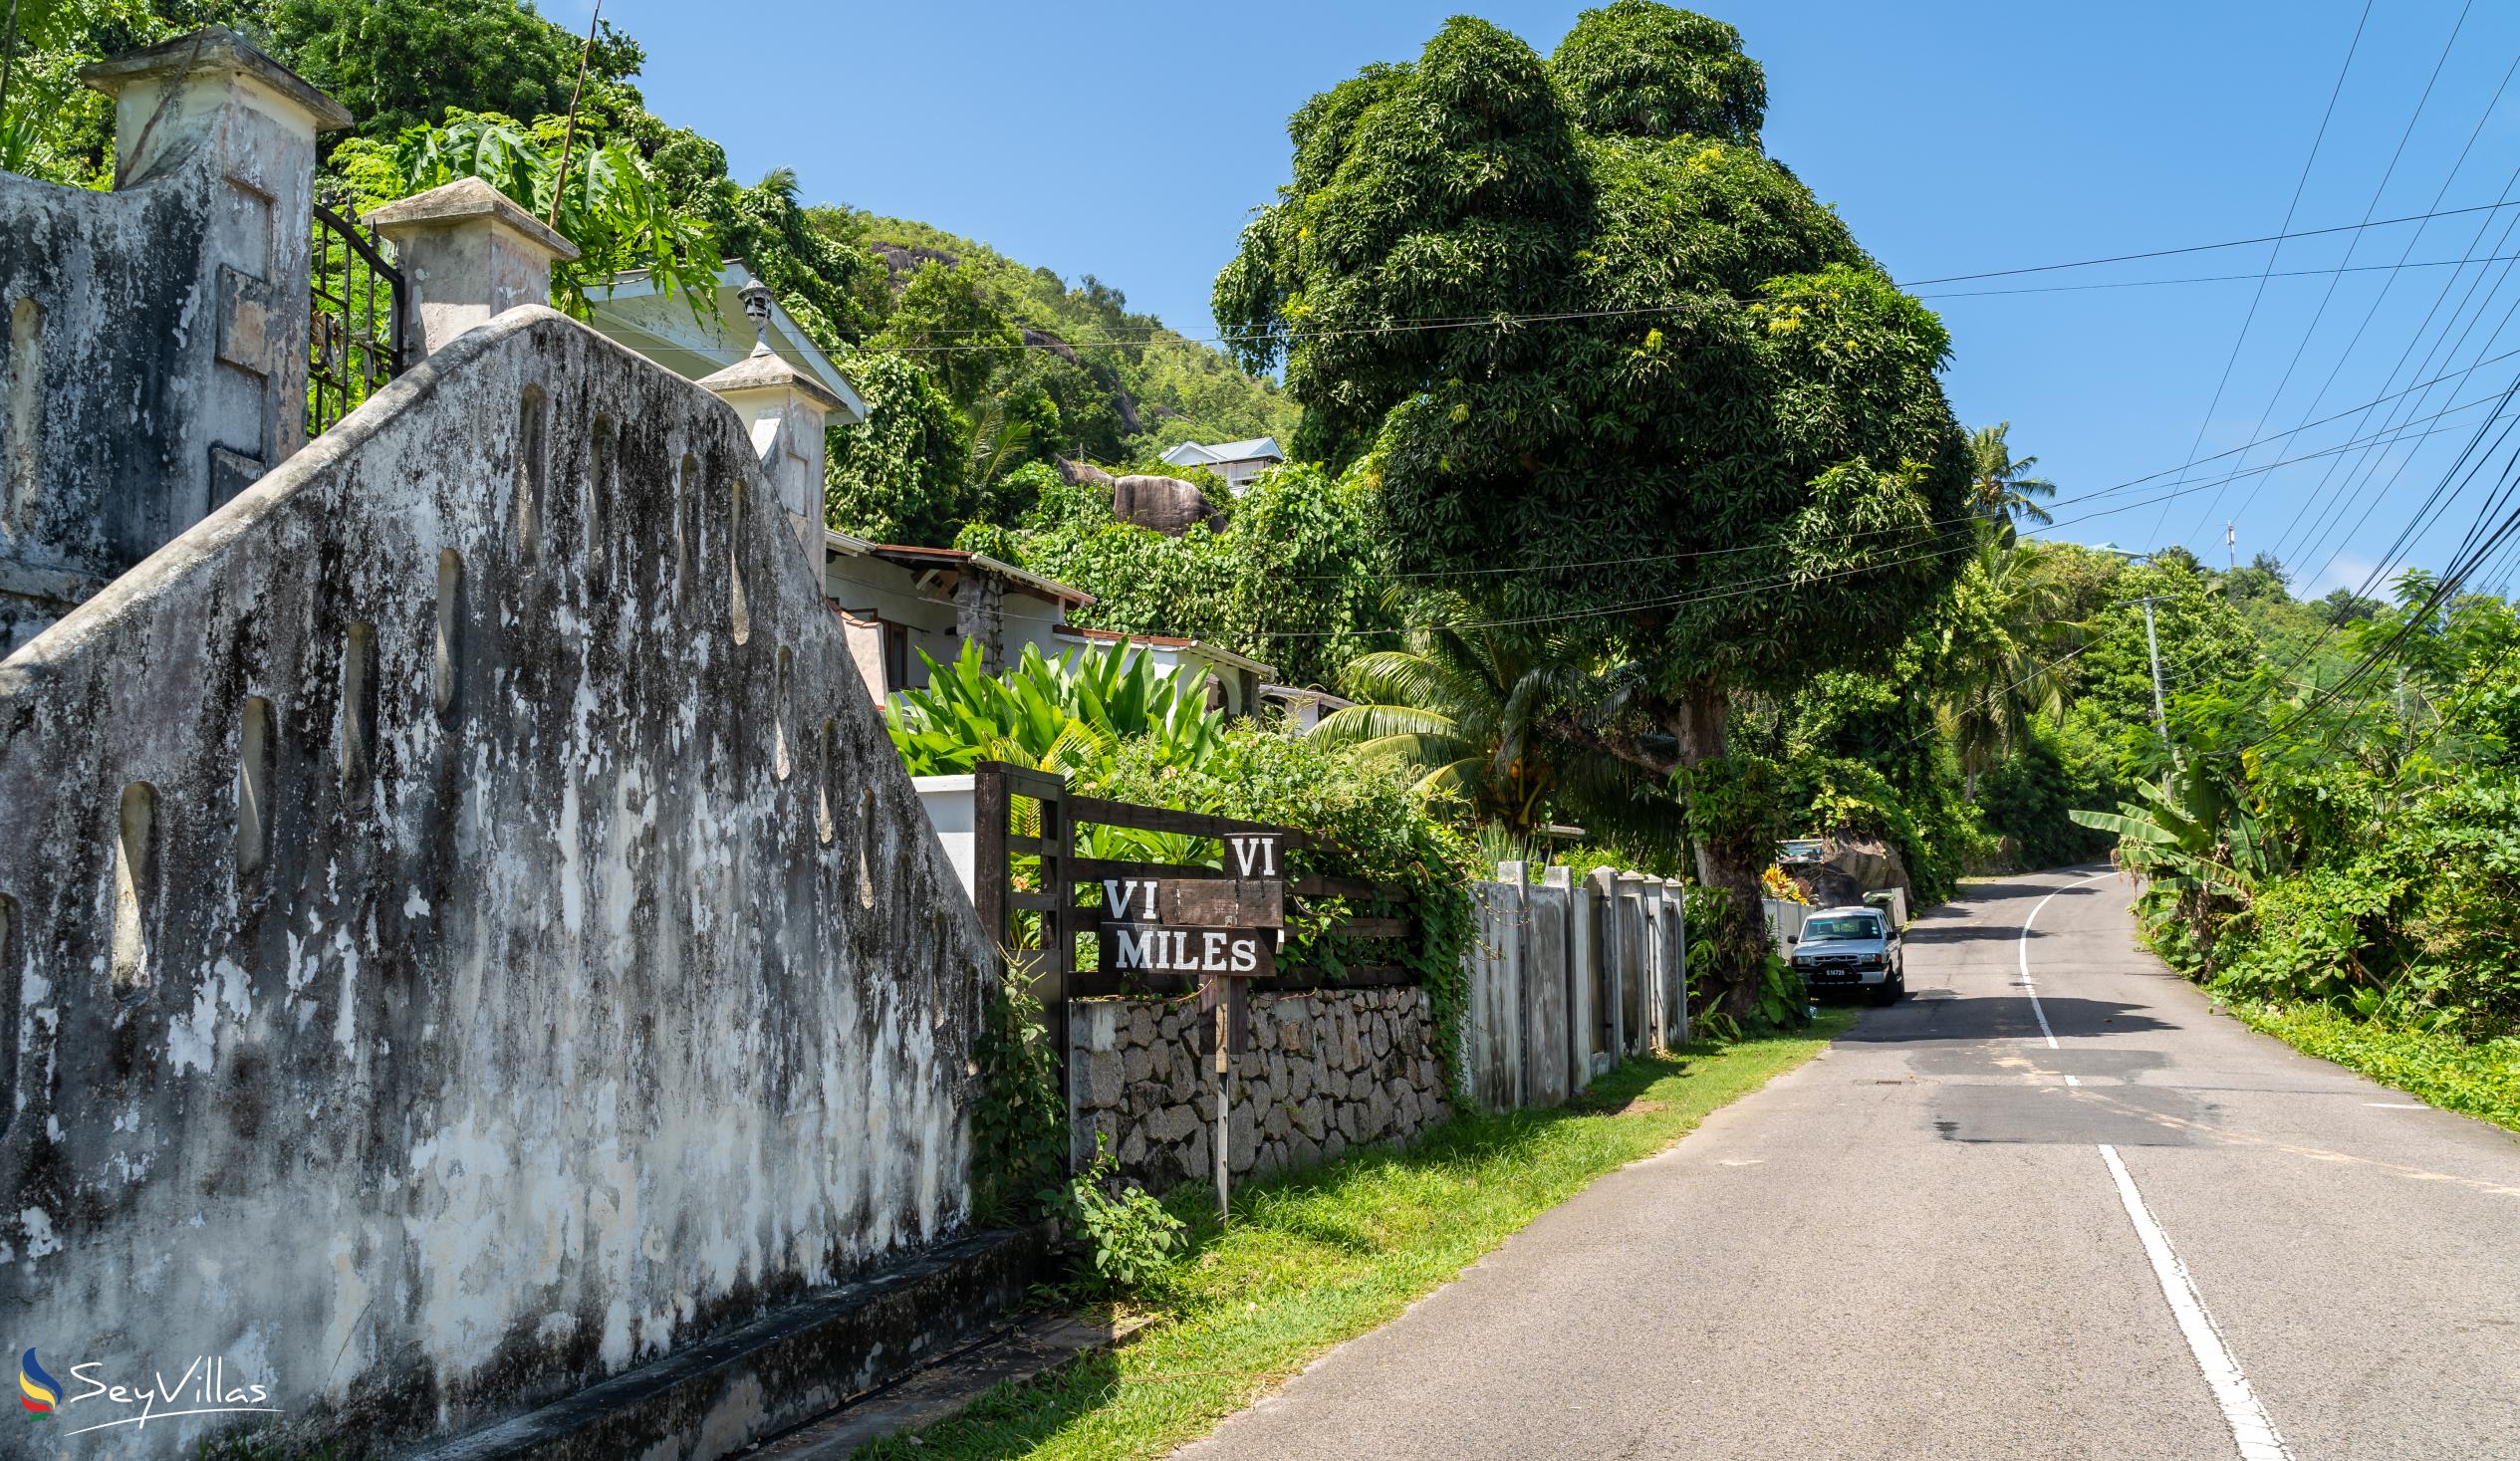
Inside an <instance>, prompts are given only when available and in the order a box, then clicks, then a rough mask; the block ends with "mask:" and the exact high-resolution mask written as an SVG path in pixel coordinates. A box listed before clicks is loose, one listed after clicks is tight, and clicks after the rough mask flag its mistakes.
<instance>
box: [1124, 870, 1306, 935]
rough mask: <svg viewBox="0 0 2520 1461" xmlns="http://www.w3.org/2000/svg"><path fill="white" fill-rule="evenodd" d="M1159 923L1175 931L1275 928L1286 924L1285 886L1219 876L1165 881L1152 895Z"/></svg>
mask: <svg viewBox="0 0 2520 1461" xmlns="http://www.w3.org/2000/svg"><path fill="white" fill-rule="evenodd" d="M1155 907H1156V908H1157V909H1158V910H1159V913H1160V916H1161V921H1162V922H1163V923H1164V924H1165V925H1167V926H1169V927H1175V928H1278V927H1282V926H1284V925H1285V923H1286V884H1285V883H1284V882H1283V881H1280V880H1278V879H1275V878H1271V879H1268V880H1265V881H1258V880H1246V879H1243V878H1239V877H1233V878H1226V877H1220V878H1216V879H1214V880H1212V881H1205V882H1167V883H1164V884H1163V885H1162V887H1161V888H1160V889H1159V890H1158V891H1157V893H1156V895H1155Z"/></svg>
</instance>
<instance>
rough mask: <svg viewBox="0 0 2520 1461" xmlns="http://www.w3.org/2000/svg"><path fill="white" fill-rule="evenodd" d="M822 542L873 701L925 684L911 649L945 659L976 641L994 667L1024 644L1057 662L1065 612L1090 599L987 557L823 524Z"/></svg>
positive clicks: (827, 588) (839, 610)
mask: <svg viewBox="0 0 2520 1461" xmlns="http://www.w3.org/2000/svg"><path fill="white" fill-rule="evenodd" d="M824 541H825V543H826V544H827V545H828V549H829V551H828V553H827V554H826V556H825V558H824V561H823V593H824V597H825V598H827V599H828V600H830V601H831V607H832V611H833V612H834V613H836V614H838V615H839V616H840V621H841V625H842V628H843V629H844V630H845V632H846V634H847V636H848V639H849V647H850V650H851V652H852V653H853V655H854V656H855V657H856V658H857V661H858V672H859V673H860V674H861V675H863V676H865V678H866V681H867V693H868V694H870V695H872V696H874V697H875V698H876V699H877V700H878V701H882V699H883V697H884V696H886V695H889V694H891V693H892V692H894V691H896V690H911V689H917V688H919V687H920V686H922V685H924V684H926V683H927V670H926V666H925V664H924V663H923V662H922V661H921V660H920V659H919V657H918V655H917V654H916V653H913V652H912V651H914V650H924V651H926V653H927V655H928V657H929V658H932V659H934V660H935V661H936V662H937V663H939V664H946V663H950V662H952V660H953V659H954V657H955V656H956V655H958V654H960V653H961V652H962V645H963V641H964V640H965V639H975V640H977V641H978V642H979V644H980V654H981V658H982V661H983V662H984V663H986V664H987V665H988V666H989V667H990V668H991V669H1002V668H1005V667H1006V666H1008V665H1011V664H1013V663H1015V662H1016V661H1017V660H1019V659H1021V658H1022V657H1023V654H1024V646H1025V645H1026V644H1028V643H1029V644H1032V645H1035V646H1036V647H1038V648H1039V649H1040V650H1041V652H1042V654H1043V655H1044V656H1045V657H1048V658H1051V659H1056V658H1058V657H1059V655H1060V653H1061V652H1062V651H1064V650H1065V649H1066V648H1067V647H1068V645H1067V644H1066V643H1065V642H1062V641H1061V640H1060V639H1058V638H1057V637H1055V632H1056V631H1057V630H1059V629H1061V628H1064V627H1065V626H1066V624H1067V616H1068V610H1069V609H1085V608H1088V607H1090V606H1092V604H1093V603H1094V596H1093V595H1091V594H1088V593H1086V592H1085V591H1084V590H1082V589H1072V588H1070V587H1068V586H1067V585H1065V584H1062V583H1060V582H1058V581H1057V580H1055V579H1045V578H1043V577H1042V576H1041V575H1039V574H1034V573H1026V572H1025V571H1024V570H1022V569H1019V568H1017V567H1015V566H1014V565H1013V564H1010V563H1000V562H999V561H998V560H996V559H994V558H991V557H989V556H988V555H987V554H984V553H965V552H963V551H962V550H960V549H956V548H915V547H908V546H903V545H899V544H890V543H869V542H867V541H866V540H865V539H863V538H853V537H851V536H849V535H848V534H847V533H843V532H840V531H838V530H836V529H826V530H825V531H824Z"/></svg>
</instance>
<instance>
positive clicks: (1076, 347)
mask: <svg viewBox="0 0 2520 1461" xmlns="http://www.w3.org/2000/svg"><path fill="white" fill-rule="evenodd" d="M813 218H814V221H815V226H816V227H817V228H818V229H820V230H822V231H823V232H824V233H826V234H827V235H828V236H830V237H833V238H837V239H844V240H847V241H849V243H850V244H851V245H852V247H853V248H860V249H863V248H864V247H865V246H868V245H872V244H878V243H881V244H885V245H891V246H897V247H901V248H910V249H927V250H932V251H935V252H937V253H941V254H944V255H947V256H949V257H950V258H951V259H952V260H953V261H954V262H953V263H952V265H951V266H950V268H947V267H946V266H944V265H943V264H941V263H939V262H930V263H928V264H926V265H924V266H923V267H920V268H915V269H912V270H910V271H907V272H908V274H909V278H908V280H907V281H904V283H905V288H904V291H903V293H904V303H906V302H907V301H906V293H907V288H906V286H913V285H914V284H915V281H916V276H917V275H918V274H920V273H924V272H926V270H927V269H930V268H933V269H938V270H940V271H942V272H944V273H947V274H950V275H952V276H956V277H957V278H958V279H960V280H962V281H966V282H967V286H968V288H969V290H970V292H971V293H972V295H973V296H974V297H975V298H976V300H977V301H978V302H979V303H980V304H981V305H983V306H985V307H986V308H987V309H988V310H989V311H991V312H993V313H994V314H995V315H996V316H998V317H999V318H1001V319H1003V320H1004V321H1005V322H1007V323H1009V324H1011V325H1012V326H1013V327H1014V328H1015V329H1016V330H1017V331H1019V332H1020V331H1023V330H1031V331H1034V332H1036V335H1037V337H1038V338H1039V343H1038V344H1037V345H1036V346H1035V347H1033V348H1028V349H1026V350H1024V351H1022V352H1021V360H1020V363H1019V364H1017V365H1013V366H1011V367H1010V366H1008V365H1007V364H1006V362H1005V360H1004V358H1003V357H1001V356H999V355H998V353H997V352H996V351H988V352H975V353H973V354H974V355H975V356H976V357H977V358H979V359H982V360H992V361H994V362H995V365H996V368H997V370H998V371H999V374H998V376H997V379H998V381H999V382H1000V383H999V384H995V385H992V386H990V387H988V388H989V389H991V390H998V389H1002V388H1011V387H1012V386H1014V385H1015V384H1016V383H1017V382H1019V381H1029V382H1031V383H1033V384H1036V385H1038V386H1039V387H1040V388H1041V389H1042V390H1043V391H1044V392H1045V393H1046V394H1047V395H1048V396H1049V397H1050V399H1051V401H1052V402H1053V403H1054V404H1055V406H1056V408H1057V412H1058V418H1059V421H1058V426H1057V427H1056V428H1055V429H1054V430H1048V431H1046V432H1045V433H1044V435H1043V437H1042V438H1041V439H1040V442H1039V445H1040V447H1041V449H1042V450H1044V451H1052V450H1055V451H1059V452H1063V453H1066V454H1068V455H1070V456H1072V457H1079V458H1081V459H1085V460H1090V461H1096V462H1102V463H1106V464H1110V463H1117V462H1142V461H1150V460H1152V459H1153V458H1154V457H1156V456H1158V455H1159V454H1161V453H1162V452H1163V451H1164V450H1165V449H1166V448H1167V447H1171V446H1174V445H1177V444H1178V443H1179V442H1181V441H1184V440H1197V441H1233V440H1240V439H1242V438H1245V437H1251V436H1275V437H1277V438H1278V439H1279V440H1280V441H1282V442H1283V441H1286V440H1288V439H1290V438H1291V436H1292V435H1293V433H1294V430H1295V424H1296V417H1297V408H1296V406H1295V403H1294V402H1293V401H1292V400H1291V399H1289V398H1288V396H1287V395H1286V393H1285V392H1284V391H1283V390H1281V389H1279V388H1278V386H1277V385H1276V383H1275V382H1273V381H1271V380H1268V379H1266V378H1265V377H1262V376H1257V375H1249V374H1245V373H1244V372H1243V371H1241V370H1240V369H1237V368H1236V367H1235V365H1234V364H1233V363H1232V361H1230V360H1229V359H1228V358H1227V357H1226V356H1225V355H1224V354H1223V353H1222V352H1220V351H1217V350H1215V349H1213V348H1211V347H1208V346H1205V345H1201V344H1197V343H1195V342H1193V341H1190V340H1188V339H1186V338H1184V337H1183V336H1181V335H1180V334H1179V333H1178V332H1176V331H1172V330H1169V329H1166V328H1165V327H1164V325H1163V322H1162V321H1160V320H1158V319H1156V318H1155V317H1154V316H1152V315H1148V314H1144V313H1140V312H1135V311H1132V310H1131V309H1130V308H1129V301H1128V297H1127V296H1126V295H1124V294H1123V293H1122V292H1121V291H1119V290H1117V289H1114V288H1112V287H1111V286H1110V285H1108V284H1105V283H1104V282H1102V281H1101V280H1099V279H1096V278H1095V277H1094V276H1092V275H1090V274H1089V275H1086V276H1084V277H1083V278H1082V279H1080V280H1078V281H1077V282H1076V283H1074V284H1070V283H1068V282H1067V281H1066V280H1064V279H1062V278H1061V277H1060V276H1059V275H1058V274H1056V273H1054V272H1052V271H1051V270H1048V269H1037V268H1029V267H1027V266H1025V265H1023V264H1019V263H1017V262H1015V261H1014V260H1012V259H1009V258H1007V257H1006V256H1005V255H1003V254H1000V253H999V252H997V251H996V250H995V249H992V248H990V247H988V246H987V245H986V244H982V243H978V242H975V241H973V240H971V239H967V238H962V237H958V236H956V235H954V234H950V233H946V232H944V231H942V230H940V229H937V228H934V227H931V226H929V225H927V224H923V223H917V222H912V221H909V220H906V219H898V218H884V217H880V216H877V215H874V214H870V213H863V212H856V211H852V210H847V209H838V208H821V209H816V210H814V213H813ZM988 338H995V337H994V333H993V332H992V335H991V336H990V337H988ZM934 343H936V344H942V343H944V341H943V340H942V339H941V338H940V339H938V340H937V341H935V342H934ZM919 359H921V360H926V359H928V358H927V357H924V356H921V357H919ZM1164 470H1165V471H1166V472H1167V473H1171V472H1173V469H1171V468H1165V469H1164ZM1174 474H1175V475H1177V473H1174Z"/></svg>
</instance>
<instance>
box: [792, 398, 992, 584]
mask: <svg viewBox="0 0 2520 1461" xmlns="http://www.w3.org/2000/svg"><path fill="white" fill-rule="evenodd" d="M839 365H840V368H841V373H843V374H845V375H847V376H848V377H849V382H850V383H851V384H853V385H855V386H857V387H858V394H859V395H860V396H861V397H863V398H864V399H865V400H866V402H867V419H866V420H865V421H863V422H861V423H860V424H858V425H855V426H838V427H834V428H833V429H832V431H831V432H830V434H829V438H828V442H829V450H828V455H827V457H826V459H825V463H824V469H823V476H824V488H823V509H824V515H825V520H826V521H827V522H829V523H830V524H831V526H833V527H835V528H838V529H840V530H841V531H842V532H844V533H854V534H856V535H857V536H858V537H861V538H866V539H869V540H871V541H873V542H877V543H907V544H918V545H927V546H936V545H941V544H946V543H950V542H952V541H953V536H954V531H955V528H956V527H957V526H958V525H959V524H960V523H962V522H964V521H965V520H966V519H968V518H969V517H970V506H971V502H972V498H973V494H972V493H971V492H970V490H969V488H968V485H967V482H966V480H965V476H964V474H965V472H966V471H967V469H968V467H969V464H970V457H971V423H970V422H969V421H967V420H965V419H964V418H963V416H962V413H961V412H959V411H957V410H955V409H954V404H953V402H952V401H951V400H950V399H948V398H947V397H946V395H945V393H944V391H943V390H941V389H939V388H938V387H937V385H936V382H935V380H934V379H933V378H932V377H930V376H929V375H928V374H927V372H926V371H924V370H922V369H920V368H919V367H918V366H916V365H912V364H910V363H909V361H907V360H906V359H904V358H902V357H900V356H897V355H893V354H890V353H888V352H883V351H865V352H861V353H858V354H855V355H850V356H845V357H843V358H842V359H841V361H840V362H839Z"/></svg>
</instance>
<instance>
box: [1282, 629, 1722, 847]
mask: <svg viewBox="0 0 2520 1461" xmlns="http://www.w3.org/2000/svg"><path fill="white" fill-rule="evenodd" d="M1420 612H1421V613H1423V612H1424V609H1422V608H1421V609H1420ZM1437 616H1438V617H1440V618H1444V619H1449V620H1450V622H1437V623H1434V624H1431V625H1428V626H1424V627H1420V628H1416V629H1412V630H1410V632H1409V639H1408V647H1406V648H1404V649H1387V650H1383V651H1381V652H1378V653H1373V654H1366V655H1361V656H1359V657H1358V658H1357V659H1355V660H1353V661H1351V662H1350V663H1349V665H1348V667H1347V670H1346V672H1345V674H1344V675H1343V677H1342V679H1343V683H1344V684H1345V685H1346V687H1347V689H1348V692H1349V694H1350V695H1352V696H1353V697H1354V698H1355V699H1356V701H1357V702H1358V703H1356V704H1354V705H1350V706H1348V707H1346V708H1345V709H1341V710H1337V711H1333V712H1332V713H1331V714H1329V715H1327V716H1325V717H1323V718H1322V721H1321V724H1319V725H1318V726H1316V727H1314V729H1313V734H1314V735H1317V736H1320V737H1322V738H1324V739H1325V740H1328V741H1330V742H1332V743H1334V744H1338V745H1345V746H1353V747H1355V748H1356V749H1357V750H1358V752H1359V753H1360V754H1363V755H1365V756H1368V757H1376V758H1384V759H1387V760H1389V761H1390V762H1392V763H1395V764H1397V765H1400V766H1404V767H1406V768H1408V769H1410V770H1412V771H1415V772H1417V773H1419V774H1418V777H1417V781H1416V790H1417V792H1418V795H1419V796H1421V797H1425V798H1436V797H1443V796H1452V797H1458V798H1459V799H1461V800H1462V801H1464V802H1466V803H1468V805H1469V807H1470V810H1471V812H1472V814H1473V815H1474V816H1475V817H1476V818H1477V820H1478V821H1479V823H1480V824H1481V825H1483V826H1493V827H1497V828H1500V829H1502V830H1503V831H1505V832H1506V833H1508V834H1510V835H1513V836H1516V837H1528V836H1530V835H1531V834H1532V832H1533V831H1534V830H1535V829H1537V828H1539V827H1541V826H1544V825H1546V824H1547V823H1548V822H1550V821H1551V819H1552V817H1553V816H1554V815H1557V814H1558V813H1559V812H1560V811H1561V810H1563V811H1564V812H1566V813H1568V814H1572V815H1576V816H1581V817H1584V818H1585V819H1586V821H1587V823H1588V825H1594V824H1600V825H1598V826H1595V827H1594V830H1595V831H1608V830H1611V829H1614V828H1615V829H1618V830H1621V831H1628V830H1631V829H1635V828H1638V826H1639V825H1640V824H1642V823H1646V822H1650V821H1653V820H1656V819H1654V818H1652V816H1651V815H1650V814H1651V812H1652V811H1653V810H1654V808H1653V807H1648V806H1646V805H1645V804H1648V803H1651V804H1656V806H1658V808H1659V810H1660V811H1661V813H1662V816H1661V817H1660V818H1659V819H1658V820H1659V821H1661V822H1662V823H1663V824H1665V827H1664V829H1663V835H1665V836H1668V835H1671V833H1672V831H1674V830H1675V829H1676V827H1677V816H1678V812H1677V808H1676V806H1675V805H1671V804H1668V803H1667V802H1662V801H1660V800H1659V799H1657V798H1656V796H1655V795H1654V789H1652V788H1649V787H1640V786H1639V785H1638V778H1637V773H1636V772H1635V771H1634V770H1632V769H1631V768H1630V767H1629V766H1628V765H1627V764H1626V763H1624V762H1621V761H1619V760H1618V759H1616V758H1615V757H1613V756H1611V755H1610V754H1608V753H1607V752H1605V751H1602V750H1599V749H1596V748H1594V747H1590V746H1586V745H1581V744H1578V743H1576V742H1574V741H1572V740H1570V739H1568V738H1566V737H1564V736H1562V735H1559V734H1557V729H1558V728H1559V727H1561V726H1562V725H1563V724H1564V723H1565V717H1566V715H1567V714H1568V713H1569V712H1571V711H1574V710H1578V709H1580V708H1582V707H1584V706H1585V705H1587V704H1589V703H1591V701H1593V700H1595V699H1597V698H1599V697H1598V695H1597V694H1596V691H1597V690H1598V689H1599V688H1600V687H1599V684H1598V683H1597V680H1598V676H1597V675H1596V674H1595V672H1594V669H1593V667H1592V661H1591V659H1590V657H1589V656H1588V655H1587V654H1586V653H1585V652H1584V651H1583V649H1582V648H1581V647H1580V646H1578V645H1576V644H1574V643H1573V642H1572V641H1570V640H1568V639H1567V638H1566V637H1565V636H1563V635H1554V634H1541V633H1535V632H1533V631H1532V630H1531V629H1530V628H1529V627H1527V626H1502V627H1500V626H1496V625H1493V624H1487V623H1482V622H1479V620H1480V619H1481V618H1484V617H1485V616H1486V615H1484V614H1482V613H1480V612H1478V611H1477V610H1475V609H1472V608H1471V607H1470V606H1467V605H1464V604H1460V603H1457V602H1447V603H1444V604H1443V605H1442V606H1441V609H1439V611H1438V615H1437Z"/></svg>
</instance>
